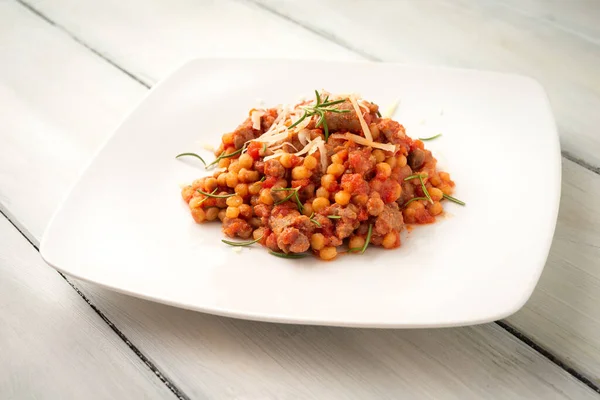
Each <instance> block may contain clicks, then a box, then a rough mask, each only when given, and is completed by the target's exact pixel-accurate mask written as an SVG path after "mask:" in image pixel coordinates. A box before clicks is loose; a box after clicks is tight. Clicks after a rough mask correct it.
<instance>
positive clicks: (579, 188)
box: [508, 161, 600, 383]
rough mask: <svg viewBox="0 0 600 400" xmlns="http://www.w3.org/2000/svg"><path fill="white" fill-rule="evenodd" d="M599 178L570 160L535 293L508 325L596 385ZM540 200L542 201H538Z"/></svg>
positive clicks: (599, 365)
mask: <svg viewBox="0 0 600 400" xmlns="http://www.w3.org/2000/svg"><path fill="white" fill-rule="evenodd" d="M598 198H600V176H598V175H597V174H595V173H593V172H590V171H587V170H585V169H582V168H581V167H579V166H578V165H575V164H573V163H572V162H570V161H565V162H564V163H563V184H562V198H561V203H560V213H559V218H558V223H557V226H556V234H555V235H554V241H553V243H552V248H551V250H550V255H549V256H548V261H547V263H546V267H545V269H544V272H543V274H542V277H541V279H540V283H539V284H538V287H537V289H536V290H535V292H534V293H533V295H532V297H531V298H530V299H529V301H528V302H527V305H526V307H525V308H523V309H522V310H521V311H519V312H518V313H517V314H515V315H513V316H512V317H510V318H508V322H509V323H510V324H511V325H512V326H514V327H515V328H517V329H518V330H520V331H521V332H524V333H526V334H527V335H529V336H530V337H531V338H532V339H534V340H535V341H536V342H537V343H540V344H542V345H543V346H544V347H546V348H547V349H550V350H551V351H552V352H553V353H554V354H556V355H558V356H559V357H560V358H561V359H562V360H564V361H565V362H566V363H567V364H568V365H570V366H573V367H575V368H577V369H578V370H580V371H583V372H584V373H585V374H586V375H588V376H589V377H590V378H592V379H593V380H595V381H596V383H600V334H599V333H600V311H599V309H598V304H599V303H600V268H598V266H599V265H600V264H599V260H600V202H598V201H597V199H598ZM540 201H543V200H540Z"/></svg>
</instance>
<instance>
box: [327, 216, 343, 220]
mask: <svg viewBox="0 0 600 400" xmlns="http://www.w3.org/2000/svg"><path fill="white" fill-rule="evenodd" d="M327 218H331V219H340V218H342V217H341V216H340V215H328V216H327Z"/></svg>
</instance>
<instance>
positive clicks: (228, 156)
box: [206, 142, 248, 169]
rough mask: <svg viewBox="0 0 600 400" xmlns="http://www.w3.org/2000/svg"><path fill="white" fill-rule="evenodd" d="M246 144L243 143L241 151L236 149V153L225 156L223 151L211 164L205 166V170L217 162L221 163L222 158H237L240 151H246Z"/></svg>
mask: <svg viewBox="0 0 600 400" xmlns="http://www.w3.org/2000/svg"><path fill="white" fill-rule="evenodd" d="M247 144H248V142H246V143H244V145H243V146H242V148H241V149H237V150H236V151H234V152H233V153H229V154H225V151H223V152H222V153H221V154H220V155H219V157H217V158H215V160H214V161H213V162H211V163H210V164H208V165H207V166H206V168H207V169H208V168H209V167H212V166H213V165H215V164H217V163H218V162H219V161H221V160H222V159H224V158H231V157H234V156H237V155H238V154H240V153H241V152H242V151H244V150H245V149H246V145H247Z"/></svg>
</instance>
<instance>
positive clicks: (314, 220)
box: [308, 212, 323, 228]
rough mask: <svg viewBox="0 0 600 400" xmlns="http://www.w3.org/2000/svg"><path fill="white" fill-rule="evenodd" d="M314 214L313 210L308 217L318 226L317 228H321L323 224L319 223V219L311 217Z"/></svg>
mask: <svg viewBox="0 0 600 400" xmlns="http://www.w3.org/2000/svg"><path fill="white" fill-rule="evenodd" d="M314 216H315V213H314V212H313V213H312V214H310V217H308V218H309V219H310V221H311V222H312V223H313V224H315V225H316V226H318V227H319V228H322V227H323V225H321V223H320V222H319V221H317V220H316V219H314V218H313V217H314Z"/></svg>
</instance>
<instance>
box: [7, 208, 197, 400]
mask: <svg viewBox="0 0 600 400" xmlns="http://www.w3.org/2000/svg"><path fill="white" fill-rule="evenodd" d="M1 217H4V218H6V220H7V221H8V222H9V223H10V224H11V225H12V226H13V227H14V228H15V229H16V230H17V231H18V232H19V233H20V234H21V236H23V238H24V239H25V240H27V242H28V243H29V244H30V245H32V246H33V248H34V249H35V250H36V251H37V252H38V253H39V251H40V249H39V246H38V245H36V244H35V243H34V242H33V241H32V240H31V239H30V238H29V237H28V236H27V235H26V234H25V233H24V232H23V231H22V230H21V228H20V227H19V226H18V225H17V224H16V223H15V221H13V220H12V219H10V218H9V217H8V215H6V213H5V212H4V210H2V208H0V218H1ZM56 273H57V274H58V275H60V276H61V277H62V278H63V279H64V280H65V281H66V282H67V283H68V284H69V286H71V288H72V289H73V290H75V292H76V293H77V294H78V295H79V297H81V298H82V299H83V301H85V302H86V304H87V305H88V306H90V308H91V309H92V310H93V311H94V312H95V313H96V314H98V316H99V317H100V318H102V320H103V321H104V322H105V323H106V324H107V325H108V326H109V327H110V329H112V331H113V332H114V333H115V334H116V335H117V336H118V337H119V339H121V340H122V341H123V342H124V343H125V344H126V345H127V347H129V349H131V351H133V353H134V354H135V355H136V356H137V357H138V358H139V359H140V360H142V362H143V363H144V364H145V365H146V366H147V367H148V368H149V369H150V371H152V372H153V373H154V375H156V377H157V378H158V379H159V380H160V381H161V382H162V383H163V384H164V385H165V386H166V387H167V388H168V389H169V390H170V391H171V392H172V393H173V394H174V395H175V396H176V397H177V398H178V399H179V400H190V398H189V397H188V396H187V395H186V394H185V393H183V391H182V390H181V389H179V388H178V387H177V385H175V384H174V383H173V382H171V380H169V378H167V377H166V376H165V375H164V374H163V373H162V372H161V371H160V370H159V369H158V368H157V367H156V365H154V363H153V362H152V361H150V359H148V357H146V356H145V355H144V353H142V352H141V351H140V349H138V347H137V346H136V345H135V344H133V343H132V342H131V341H130V340H129V339H128V338H127V336H125V334H123V332H121V330H120V329H119V328H118V327H117V326H116V325H115V324H113V323H112V321H111V320H109V319H108V317H107V316H106V315H105V314H104V313H103V312H102V311H101V310H100V309H99V308H98V307H96V305H94V304H93V303H92V302H91V301H90V299H88V297H87V296H86V295H85V294H84V293H83V292H82V291H81V290H79V288H78V287H77V286H75V284H73V282H71V281H70V280H69V279H68V278H67V277H66V276H65V275H64V274H62V273H60V272H59V271H56Z"/></svg>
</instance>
